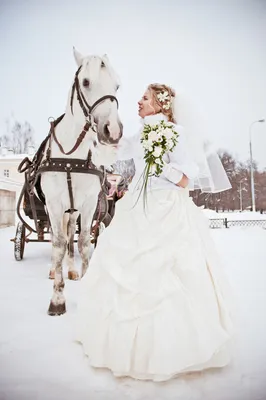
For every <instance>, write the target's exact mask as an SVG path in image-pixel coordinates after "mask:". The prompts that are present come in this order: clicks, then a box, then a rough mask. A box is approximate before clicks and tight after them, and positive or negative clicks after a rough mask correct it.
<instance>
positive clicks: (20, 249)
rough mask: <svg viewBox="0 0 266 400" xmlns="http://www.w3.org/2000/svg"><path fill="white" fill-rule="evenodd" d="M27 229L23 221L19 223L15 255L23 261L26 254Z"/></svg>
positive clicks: (18, 259) (15, 241)
mask: <svg viewBox="0 0 266 400" xmlns="http://www.w3.org/2000/svg"><path fill="white" fill-rule="evenodd" d="M25 236H26V229H25V225H24V224H23V223H22V222H19V223H18V225H17V231H16V236H15V240H14V255H15V259H16V260H17V261H21V260H22V258H23V255H24V247H25Z"/></svg>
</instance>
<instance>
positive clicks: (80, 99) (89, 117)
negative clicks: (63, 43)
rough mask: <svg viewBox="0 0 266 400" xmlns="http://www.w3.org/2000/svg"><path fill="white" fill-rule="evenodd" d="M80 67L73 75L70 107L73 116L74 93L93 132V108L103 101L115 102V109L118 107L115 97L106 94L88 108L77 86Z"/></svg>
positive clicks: (78, 85)
mask: <svg viewBox="0 0 266 400" xmlns="http://www.w3.org/2000/svg"><path fill="white" fill-rule="evenodd" d="M81 68H82V66H80V67H79V68H78V70H77V72H76V74H75V79H74V83H73V85H72V91H71V97H70V107H71V112H72V114H73V99H74V94H75V91H76V92H77V99H78V102H79V105H80V108H81V109H82V111H83V114H84V116H85V118H86V121H88V122H89V123H90V124H91V127H92V128H93V130H94V131H95V125H96V124H95V123H94V118H93V115H92V112H93V111H94V110H95V108H96V107H97V106H98V105H99V104H101V103H103V102H104V101H105V100H108V99H109V100H111V101H116V104H117V108H118V107H119V104H118V100H117V98H116V97H115V96H113V95H111V94H107V95H105V96H102V97H100V98H99V99H98V100H96V101H95V102H94V103H93V105H92V106H90V105H89V104H88V102H87V100H86V99H85V96H84V94H83V92H82V90H81V87H80V84H79V79H78V75H79V73H80V70H81ZM95 132H96V131H95Z"/></svg>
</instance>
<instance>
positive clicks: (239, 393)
mask: <svg viewBox="0 0 266 400" xmlns="http://www.w3.org/2000/svg"><path fill="white" fill-rule="evenodd" d="M14 231H15V229H14V228H6V229H2V230H0V260H1V261H0V276H1V279H0V321H1V327H0V399H1V400H47V399H49V400H74V399H75V400H85V399H86V400H124V399H125V400H128V399H129V400H133V399H134V400H265V399H266V379H265V377H266V339H265V338H266V312H265V305H266V246H265V244H266V230H263V229H262V228H259V227H254V228H246V229H241V228H232V229H231V228H230V229H221V230H218V229H217V230H213V231H211V234H212V235H213V237H214V239H215V242H216V244H217V246H218V249H219V251H220V253H221V254H222V255H223V258H224V265H225V268H226V272H227V275H228V278H229V281H230V283H231V285H232V288H233V291H234V294H235V299H236V302H237V311H238V312H237V320H236V341H235V359H234V361H233V363H232V364H231V365H230V366H228V367H227V368H225V369H223V370H213V371H208V372H204V373H197V374H192V375H189V376H187V377H182V378H178V379H175V380H172V381H169V382H165V383H157V384H155V383H152V382H139V381H134V380H132V379H129V378H126V379H115V378H114V377H113V376H112V375H111V373H109V372H108V371H104V370H100V371H95V370H93V369H92V368H90V367H89V366H88V362H87V359H86V358H85V357H84V356H83V353H82V350H81V347H80V346H79V345H78V344H76V343H75V342H74V340H73V328H74V315H75V309H76V299H77V295H78V290H79V282H73V281H66V290H65V294H66V298H67V308H68V312H67V314H65V315H63V316H61V317H49V316H48V315H47V314H46V311H47V308H48V303H49V300H50V296H51V293H52V284H53V282H52V281H50V280H48V278H47V276H48V270H49V264H50V245H49V243H30V244H27V245H26V249H25V258H24V260H23V261H21V262H17V261H15V260H14V257H13V243H11V242H10V241H9V239H10V238H11V237H13V236H14ZM77 260H78V261H79V259H78V257H77Z"/></svg>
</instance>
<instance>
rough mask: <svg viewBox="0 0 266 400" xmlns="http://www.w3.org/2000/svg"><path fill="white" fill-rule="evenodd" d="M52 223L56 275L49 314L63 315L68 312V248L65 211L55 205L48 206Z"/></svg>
mask: <svg viewBox="0 0 266 400" xmlns="http://www.w3.org/2000/svg"><path fill="white" fill-rule="evenodd" d="M48 211H49V216H50V220H51V225H52V231H53V235H52V270H54V271H55V276H54V292H53V297H52V299H51V301H50V306H49V309H48V314H49V315H61V314H64V313H65V312H66V305H65V297H64V287H65V283H64V277H63V258H64V256H65V252H66V248H67V237H66V235H65V232H64V230H63V226H62V225H63V224H62V219H63V212H56V210H55V209H54V205H53V206H52V207H48ZM57 211H59V210H57Z"/></svg>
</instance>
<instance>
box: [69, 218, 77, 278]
mask: <svg viewBox="0 0 266 400" xmlns="http://www.w3.org/2000/svg"><path fill="white" fill-rule="evenodd" d="M77 217H78V213H73V214H70V216H69V221H68V227H67V236H68V249H67V254H66V263H67V268H68V279H71V280H74V281H76V280H77V279H79V274H78V271H77V270H76V268H75V265H74V236H75V232H76V222H77Z"/></svg>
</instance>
